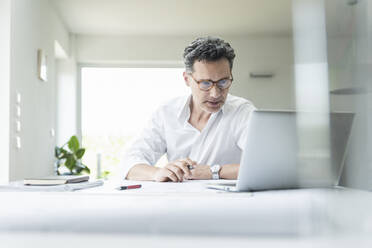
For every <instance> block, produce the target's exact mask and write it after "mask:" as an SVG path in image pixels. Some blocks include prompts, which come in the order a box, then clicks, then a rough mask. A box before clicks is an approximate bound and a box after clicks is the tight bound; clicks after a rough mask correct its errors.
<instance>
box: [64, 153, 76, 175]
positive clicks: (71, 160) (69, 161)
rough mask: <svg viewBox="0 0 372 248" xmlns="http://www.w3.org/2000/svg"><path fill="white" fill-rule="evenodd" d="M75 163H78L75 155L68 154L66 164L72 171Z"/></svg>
mask: <svg viewBox="0 0 372 248" xmlns="http://www.w3.org/2000/svg"><path fill="white" fill-rule="evenodd" d="M75 163H76V160H75V158H74V156H73V155H72V154H67V158H66V162H65V166H66V167H67V168H68V169H69V170H70V171H72V169H73V168H74V165H75Z"/></svg>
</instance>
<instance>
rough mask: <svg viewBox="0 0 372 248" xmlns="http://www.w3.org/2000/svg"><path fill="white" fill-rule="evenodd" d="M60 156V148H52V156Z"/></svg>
mask: <svg viewBox="0 0 372 248" xmlns="http://www.w3.org/2000/svg"><path fill="white" fill-rule="evenodd" d="M60 154H61V148H59V147H58V146H56V147H54V156H55V157H56V158H58V157H59V155H60Z"/></svg>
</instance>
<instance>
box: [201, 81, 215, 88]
mask: <svg viewBox="0 0 372 248" xmlns="http://www.w3.org/2000/svg"><path fill="white" fill-rule="evenodd" d="M200 84H201V85H202V86H205V87H208V86H211V84H212V83H211V82H209V81H202V82H200Z"/></svg>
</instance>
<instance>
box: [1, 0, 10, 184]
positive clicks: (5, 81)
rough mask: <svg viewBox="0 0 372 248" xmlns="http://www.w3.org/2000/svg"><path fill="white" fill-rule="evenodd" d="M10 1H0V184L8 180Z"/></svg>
mask: <svg viewBox="0 0 372 248" xmlns="http://www.w3.org/2000/svg"><path fill="white" fill-rule="evenodd" d="M10 12H11V0H1V1H0V34H1V39H0V54H1V56H0V120H1V121H0V137H1V138H0V183H4V182H7V181H8V180H9V109H10V108H9V104H10V102H9V99H10Z"/></svg>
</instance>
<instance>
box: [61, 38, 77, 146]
mask: <svg viewBox="0 0 372 248" xmlns="http://www.w3.org/2000/svg"><path fill="white" fill-rule="evenodd" d="M74 43H75V38H74V35H71V36H70V45H69V47H70V54H68V55H67V58H66V59H58V60H57V61H56V80H57V122H56V129H57V130H56V143H57V145H58V146H62V145H63V144H65V143H66V142H67V141H68V140H69V138H70V137H71V136H72V135H76V134H78V128H77V124H78V112H77V106H78V95H77V94H78V91H77V63H76V59H75V49H74Z"/></svg>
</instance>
